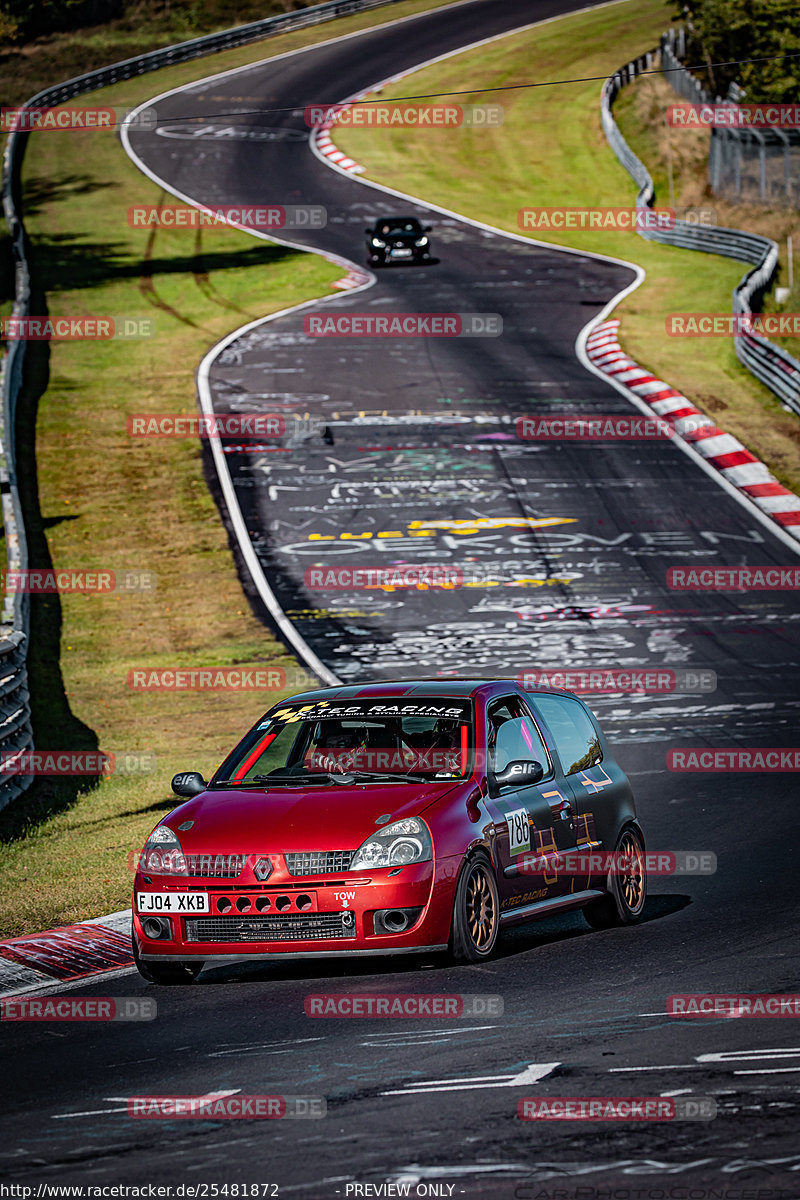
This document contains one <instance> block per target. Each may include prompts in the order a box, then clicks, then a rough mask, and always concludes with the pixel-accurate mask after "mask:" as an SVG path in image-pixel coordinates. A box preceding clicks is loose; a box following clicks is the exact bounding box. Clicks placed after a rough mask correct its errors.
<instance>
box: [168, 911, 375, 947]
mask: <svg viewBox="0 0 800 1200" xmlns="http://www.w3.org/2000/svg"><path fill="white" fill-rule="evenodd" d="M345 922H348V924H345ZM355 935H356V930H355V922H354V920H353V914H352V913H350V912H347V913H343V912H330V913H328V912H325V913H303V914H294V913H293V914H292V915H291V916H286V917H190V918H188V919H187V921H186V940H187V942H291V941H321V940H322V939H325V938H344V937H355Z"/></svg>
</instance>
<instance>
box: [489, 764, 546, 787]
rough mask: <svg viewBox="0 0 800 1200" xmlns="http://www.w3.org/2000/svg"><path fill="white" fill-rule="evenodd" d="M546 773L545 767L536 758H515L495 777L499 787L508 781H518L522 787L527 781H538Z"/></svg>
mask: <svg viewBox="0 0 800 1200" xmlns="http://www.w3.org/2000/svg"><path fill="white" fill-rule="evenodd" d="M543 775H544V767H543V766H542V764H541V763H540V762H536V761H535V760H534V759H531V758H529V759H523V758H515V759H513V760H512V762H510V763H508V765H507V766H506V767H504V768H503V770H502V771H498V772H497V774H496V775H495V777H494V781H495V783H496V784H497V785H498V787H502V786H503V785H504V784H506V783H516V784H519V786H520V787H522V786H523V785H524V784H526V783H538V782H539V780H540V779H541V778H542V776H543Z"/></svg>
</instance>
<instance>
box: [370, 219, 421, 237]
mask: <svg viewBox="0 0 800 1200" xmlns="http://www.w3.org/2000/svg"><path fill="white" fill-rule="evenodd" d="M421 230H422V226H421V225H420V223H419V221H418V220H417V219H416V217H389V218H388V219H387V220H386V221H383V222H382V223H381V225H380V227H379V229H378V232H379V233H383V234H387V233H420V232H421Z"/></svg>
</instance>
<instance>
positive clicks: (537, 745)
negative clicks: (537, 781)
mask: <svg viewBox="0 0 800 1200" xmlns="http://www.w3.org/2000/svg"><path fill="white" fill-rule="evenodd" d="M488 724H489V769H490V770H491V771H495V772H497V771H502V770H504V769H505V768H506V767H507V766H508V764H509V763H510V762H513V761H514V760H515V759H522V760H523V761H529V760H531V759H532V760H534V761H535V762H540V763H541V764H542V766H543V767H544V773H545V775H547V774H548V773H549V770H550V759H549V757H548V754H547V749H546V747H545V744H544V742H543V741H542V737H541V734H540V733H539V730H538V728H537V726H536V723H535V721H534V720H533V718H532V717H531V715H530V713H529V712H528V711H527V710H526V708H525V706H524V704H522V702H521V701H520V699H519V698H518V697H517V696H509V697H507V698H506V699H504V700H498V701H497V702H496V703H495V704H493V705H492V706H491V707H490V709H489V722H488Z"/></svg>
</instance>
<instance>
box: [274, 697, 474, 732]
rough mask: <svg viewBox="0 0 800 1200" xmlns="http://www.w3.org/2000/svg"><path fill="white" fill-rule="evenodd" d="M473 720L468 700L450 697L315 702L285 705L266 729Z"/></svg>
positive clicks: (280, 706)
mask: <svg viewBox="0 0 800 1200" xmlns="http://www.w3.org/2000/svg"><path fill="white" fill-rule="evenodd" d="M471 716H472V710H471V706H470V704H469V701H468V700H459V699H457V698H456V699H452V698H450V697H446V698H445V699H442V700H439V699H436V698H432V699H429V700H428V699H426V700H419V701H414V700H404V699H402V698H400V699H397V700H394V699H382V700H312V701H310V702H309V703H307V704H281V705H279V706H278V708H276V709H274V710H273V711H272V712H271V713H270V714H269V716H268V718H267V719H266V721H265V722H264V725H263V726H262V727H266V725H267V724H270V723H271V722H273V721H283V722H286V723H287V724H288V723H291V722H292V721H321V720H325V718H330V719H336V720H350V721H352V720H354V719H355V720H360V719H362V720H366V721H369V720H372V721H379V720H381V719H383V718H387V717H394V718H400V719H402V718H404V717H432V718H434V719H435V718H439V717H442V718H447V719H449V720H452V721H469V720H470V718H471Z"/></svg>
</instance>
